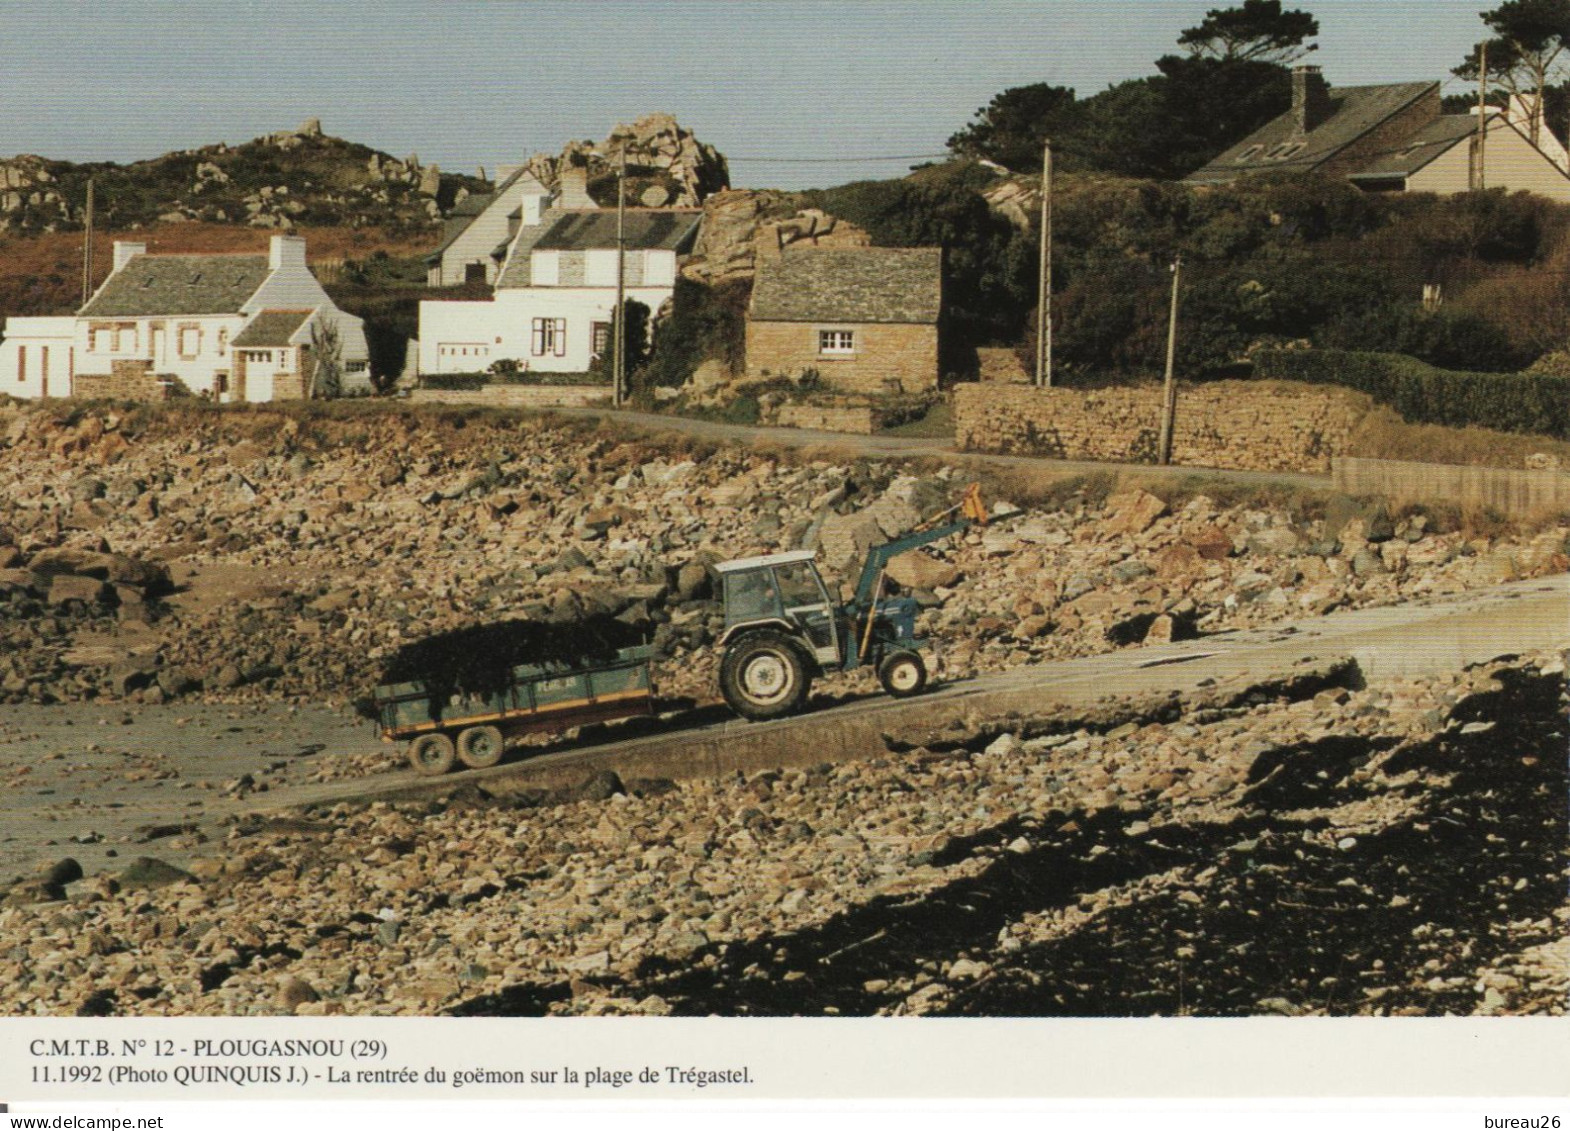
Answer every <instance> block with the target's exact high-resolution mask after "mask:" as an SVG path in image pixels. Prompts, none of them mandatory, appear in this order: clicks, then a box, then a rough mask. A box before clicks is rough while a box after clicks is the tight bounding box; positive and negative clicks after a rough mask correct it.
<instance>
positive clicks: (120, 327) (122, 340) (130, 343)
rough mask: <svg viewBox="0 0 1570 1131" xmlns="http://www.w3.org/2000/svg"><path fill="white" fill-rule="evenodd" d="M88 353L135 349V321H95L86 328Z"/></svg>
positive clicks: (129, 351) (118, 351)
mask: <svg viewBox="0 0 1570 1131" xmlns="http://www.w3.org/2000/svg"><path fill="white" fill-rule="evenodd" d="M87 349H88V352H90V353H97V352H98V351H100V350H106V351H108V352H109V353H133V352H135V350H136V323H135V322H95V323H93V324H92V325H90V326H89V327H88V328H87Z"/></svg>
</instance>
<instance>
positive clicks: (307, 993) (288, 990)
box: [277, 975, 321, 1013]
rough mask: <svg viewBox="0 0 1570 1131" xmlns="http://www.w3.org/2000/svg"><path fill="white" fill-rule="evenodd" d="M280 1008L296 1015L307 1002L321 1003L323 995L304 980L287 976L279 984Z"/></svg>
mask: <svg viewBox="0 0 1570 1131" xmlns="http://www.w3.org/2000/svg"><path fill="white" fill-rule="evenodd" d="M277 1000H278V1008H279V1009H281V1010H283V1011H284V1012H285V1013H294V1012H296V1011H297V1010H298V1009H299V1008H300V1006H302V1005H304V1004H305V1003H306V1002H311V1001H320V1000H321V995H320V994H318V993H317V992H316V990H315V989H313V988H312V987H311V984H310V983H309V982H307V981H306V980H305V979H304V978H297V977H295V976H293V975H286V976H285V977H284V978H283V979H282V980H281V981H279V983H278V999H277Z"/></svg>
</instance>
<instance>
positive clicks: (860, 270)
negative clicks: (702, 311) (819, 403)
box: [747, 247, 943, 393]
mask: <svg viewBox="0 0 1570 1131" xmlns="http://www.w3.org/2000/svg"><path fill="white" fill-rule="evenodd" d="M942 307H943V249H942V248H936V247H858V248H800V249H786V250H785V251H784V252H783V253H782V254H781V255H780V257H779V258H778V259H777V260H774V261H772V262H768V263H762V264H760V265H759V267H758V274H757V279H756V281H755V282H754V284H753V290H752V303H751V306H750V307H749V308H748V311H747V379H748V380H762V379H764V378H767V377H771V376H779V375H782V374H783V375H789V376H793V377H796V376H800V375H801V374H802V373H803V372H805V371H807V370H814V371H816V372H817V374H818V377H819V379H820V380H821V381H822V382H823V384H825V385H826V386H828V387H830V388H832V389H837V390H840V391H842V392H853V393H884V392H907V393H910V392H918V391H920V390H923V389H932V388H936V387H937V384H938V320H939V316H940V314H941V313H942Z"/></svg>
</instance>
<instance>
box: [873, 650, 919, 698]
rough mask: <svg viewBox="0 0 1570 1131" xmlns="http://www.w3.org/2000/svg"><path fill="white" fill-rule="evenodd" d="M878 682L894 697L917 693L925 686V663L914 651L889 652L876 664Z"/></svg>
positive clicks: (905, 696) (906, 696) (904, 696)
mask: <svg viewBox="0 0 1570 1131" xmlns="http://www.w3.org/2000/svg"><path fill="white" fill-rule="evenodd" d="M878 682H879V683H881V684H883V690H884V691H887V692H888V693H889V694H890V695H892V696H894V698H896V699H905V698H908V697H910V696H912V695H919V694H921V692H922V689H923V688H925V687H926V686H927V665H926V664H924V663H922V660H921V657H920V656H919V655H917V654H916V653H915V652H906V651H899V652H890V653H889V654H888V655H887V656H884V657H883V662H882V663H880V664H879V665H878Z"/></svg>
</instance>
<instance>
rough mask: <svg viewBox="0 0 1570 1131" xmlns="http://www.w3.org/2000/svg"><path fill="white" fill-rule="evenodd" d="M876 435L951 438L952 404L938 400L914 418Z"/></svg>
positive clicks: (952, 424)
mask: <svg viewBox="0 0 1570 1131" xmlns="http://www.w3.org/2000/svg"><path fill="white" fill-rule="evenodd" d="M878 435H880V436H903V437H905V438H907V439H912V440H917V439H921V440H925V439H943V440H952V439H953V438H954V406H953V404H951V403H949V402H947V401H940V402H939V403H937V404H935V405H933V406H932V407H931V408H929V409H928V410H927V411H926V413H925V414H923V415H922V416H919V417H917V418H916V419H915V420H907V421H906V422H905V423H903V424H896V425H894V426H892V427H890V428H884V429H882V430H881V431H880V432H879V433H878Z"/></svg>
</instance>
